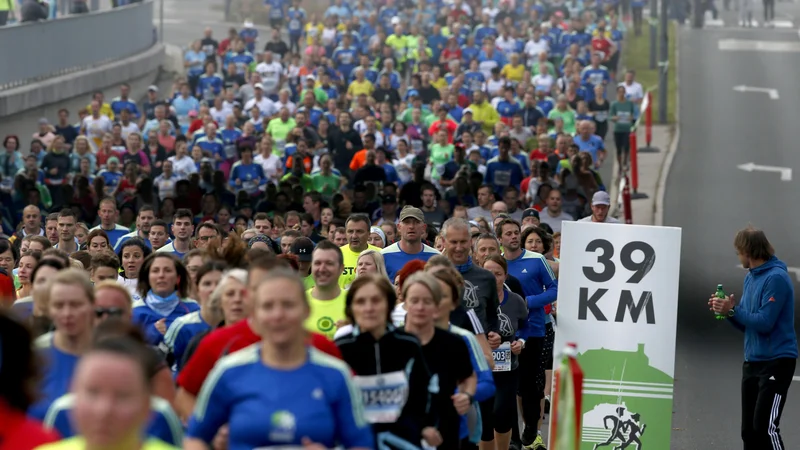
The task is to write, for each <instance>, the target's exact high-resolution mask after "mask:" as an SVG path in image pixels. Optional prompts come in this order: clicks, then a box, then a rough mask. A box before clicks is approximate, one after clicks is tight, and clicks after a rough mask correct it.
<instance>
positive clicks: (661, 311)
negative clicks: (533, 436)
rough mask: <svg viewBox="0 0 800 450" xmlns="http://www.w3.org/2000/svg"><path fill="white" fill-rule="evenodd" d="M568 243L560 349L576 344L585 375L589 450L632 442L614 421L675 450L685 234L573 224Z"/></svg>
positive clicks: (656, 447) (649, 442)
mask: <svg viewBox="0 0 800 450" xmlns="http://www.w3.org/2000/svg"><path fill="white" fill-rule="evenodd" d="M561 242H562V245H561V255H560V256H561V267H560V269H559V274H560V275H559V280H558V308H557V309H556V311H557V314H558V315H557V325H558V328H557V331H556V347H555V348H556V349H562V348H564V347H565V346H566V344H567V343H569V342H574V343H575V344H577V348H578V352H579V356H578V362H579V363H580V364H581V368H582V369H583V371H584V386H583V393H584V399H583V406H582V410H583V411H582V413H583V422H584V423H583V428H582V441H583V442H582V444H581V449H584V448H587V449H591V448H593V445H594V444H599V443H604V442H606V441H608V440H609V439H611V441H612V442H611V445H612V448H613V447H619V446H621V445H622V444H623V443H624V442H621V441H620V440H619V438H612V436H610V435H608V433H609V432H608V430H606V429H605V428H604V425H603V418H604V417H607V416H608V415H609V414H611V415H613V416H616V419H617V420H618V421H621V422H620V423H622V422H624V423H627V424H629V425H628V429H641V428H642V427H643V425H645V424H646V425H647V432H646V433H643V434H642V435H641V436H638V435H637V436H636V438H637V439H640V440H641V442H642V443H643V444H644V446H643V448H647V449H651V450H660V449H665V450H666V449H669V436H670V431H671V429H670V425H671V415H672V386H673V384H672V380H673V378H674V375H675V335H676V328H677V315H678V314H677V313H678V278H679V271H680V248H681V230H680V229H678V228H667V227H649V226H637V225H621V224H602V223H591V222H564V224H563V227H562V238H561ZM620 414H621V416H620ZM633 425H636V427H638V428H635V427H633ZM629 437H630V436H626V439H628V438H629ZM615 439H616V440H615Z"/></svg>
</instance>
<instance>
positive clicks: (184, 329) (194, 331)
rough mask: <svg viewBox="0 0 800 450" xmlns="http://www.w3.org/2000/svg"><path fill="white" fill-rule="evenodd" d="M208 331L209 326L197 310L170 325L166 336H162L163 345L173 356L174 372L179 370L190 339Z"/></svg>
mask: <svg viewBox="0 0 800 450" xmlns="http://www.w3.org/2000/svg"><path fill="white" fill-rule="evenodd" d="M210 329H211V325H209V324H207V323H206V321H205V320H203V316H201V315H200V311H199V310H198V311H194V312H190V313H189V314H186V315H185V316H183V317H179V318H177V319H176V320H175V321H174V322H172V325H170V327H169V328H168V329H167V334H165V335H164V344H165V345H166V347H167V349H168V350H169V352H170V353H172V354H173V355H175V364H176V369H177V370H175V372H177V371H179V370H180V369H181V365H180V364H181V361H183V354H184V352H186V348H187V347H188V346H189V342H190V341H191V340H192V338H193V337H195V336H197V335H198V334H200V333H202V332H204V331H206V330H210Z"/></svg>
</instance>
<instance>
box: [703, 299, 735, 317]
mask: <svg viewBox="0 0 800 450" xmlns="http://www.w3.org/2000/svg"><path fill="white" fill-rule="evenodd" d="M708 306H709V308H708V309H709V310H710V311H714V312H715V313H717V314H720V315H723V316H727V315H728V311H730V310H731V309H732V308H733V307H734V306H736V301H735V300H734V298H733V294H731V295H728V296H727V297H725V298H717V297H716V294H713V295H711V298H709V299H708Z"/></svg>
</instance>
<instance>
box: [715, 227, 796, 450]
mask: <svg viewBox="0 0 800 450" xmlns="http://www.w3.org/2000/svg"><path fill="white" fill-rule="evenodd" d="M734 247H735V248H736V253H737V254H738V256H739V261H741V263H742V267H744V268H745V269H748V270H749V273H748V274H747V276H746V277H745V279H744V288H743V289H742V300H741V301H740V302H739V304H738V305H737V304H736V301H735V300H734V298H733V295H729V296H727V297H725V298H715V297H714V296H712V298H711V299H709V301H708V304H709V306H710V307H711V310H712V311H714V312H715V313H717V314H721V315H724V316H725V317H727V318H728V322H730V323H731V325H733V326H734V327H736V328H737V329H739V330H740V331H743V332H744V366H743V368H742V440H743V441H744V450H755V449H759V450H761V449H772V450H778V449H781V450H782V449H783V448H784V446H783V439H781V435H780V430H779V428H778V425H779V423H780V419H781V413H782V412H783V406H784V405H785V404H786V395H787V393H788V391H789V386H790V385H791V383H792V377H793V376H794V369H795V364H796V362H797V335H796V334H795V331H794V287H793V286H792V280H791V279H790V278H789V274H788V272H787V271H786V264H784V263H783V262H782V261H781V260H779V259H778V258H776V257H775V250H774V249H773V247H772V244H770V242H769V240H768V239H767V236H766V235H765V234H764V232H763V231H761V230H756V229H754V228H751V227H748V228H745V229H744V230H742V231H740V232H739V233H738V234H737V235H736V239H735V240H734Z"/></svg>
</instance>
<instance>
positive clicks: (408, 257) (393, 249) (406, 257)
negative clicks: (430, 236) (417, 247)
mask: <svg viewBox="0 0 800 450" xmlns="http://www.w3.org/2000/svg"><path fill="white" fill-rule="evenodd" d="M381 254H382V255H383V260H384V261H385V262H386V272H387V273H388V275H389V279H390V280H392V282H394V277H395V276H396V275H397V272H398V271H399V270H400V269H402V268H403V266H405V265H406V263H408V262H409V261H413V260H415V259H420V260H422V261H427V260H429V259H431V257H432V256H434V255H438V254H439V250H436V249H435V248H433V247H428V246H427V245H425V244H422V251H421V252H419V253H415V254H410V253H406V252H404V251H403V250H402V249H401V248H400V243H399V242H395V243H394V244H392V245H390V246H388V247H386V248H384V249H383V250H381Z"/></svg>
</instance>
